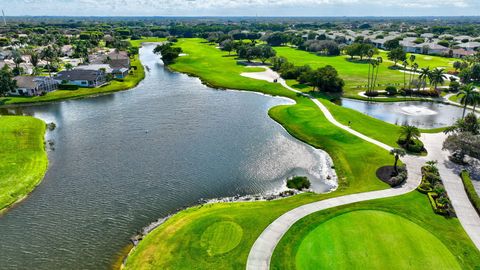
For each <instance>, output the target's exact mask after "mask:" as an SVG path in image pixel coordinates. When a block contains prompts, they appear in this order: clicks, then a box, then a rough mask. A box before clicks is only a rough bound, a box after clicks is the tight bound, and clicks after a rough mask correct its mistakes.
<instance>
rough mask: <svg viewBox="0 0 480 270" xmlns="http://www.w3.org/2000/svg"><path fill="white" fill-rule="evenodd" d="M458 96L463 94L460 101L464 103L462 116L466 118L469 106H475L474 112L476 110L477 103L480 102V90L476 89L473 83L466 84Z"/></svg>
mask: <svg viewBox="0 0 480 270" xmlns="http://www.w3.org/2000/svg"><path fill="white" fill-rule="evenodd" d="M457 96H461V98H460V103H461V104H463V114H462V118H465V112H466V110H467V106H469V105H470V106H473V112H474V113H475V112H476V108H477V105H479V104H480V92H479V91H477V90H475V86H474V85H473V83H470V84H467V85H464V86H463V87H462V88H461V89H460V91H459V92H458V94H457Z"/></svg>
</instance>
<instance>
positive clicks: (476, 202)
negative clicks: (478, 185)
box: [460, 170, 480, 214]
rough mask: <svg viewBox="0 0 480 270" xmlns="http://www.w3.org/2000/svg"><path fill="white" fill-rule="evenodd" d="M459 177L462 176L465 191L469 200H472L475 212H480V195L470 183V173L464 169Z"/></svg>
mask: <svg viewBox="0 0 480 270" xmlns="http://www.w3.org/2000/svg"><path fill="white" fill-rule="evenodd" d="M460 177H461V178H462V181H463V186H464V187H465V191H466V192H467V195H468V198H469V199H470V202H472V205H473V207H475V210H477V212H478V213H479V214H480V197H479V196H478V194H477V192H476V190H475V187H474V186H473V184H472V180H471V179H470V175H469V174H468V172H467V171H465V170H464V171H462V172H461V173H460Z"/></svg>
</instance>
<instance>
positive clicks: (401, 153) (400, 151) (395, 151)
mask: <svg viewBox="0 0 480 270" xmlns="http://www.w3.org/2000/svg"><path fill="white" fill-rule="evenodd" d="M390 155H393V156H395V163H394V164H393V169H394V170H395V173H396V174H398V167H397V164H398V159H399V158H400V157H403V156H405V155H406V152H405V150H403V149H401V148H393V149H392V150H390Z"/></svg>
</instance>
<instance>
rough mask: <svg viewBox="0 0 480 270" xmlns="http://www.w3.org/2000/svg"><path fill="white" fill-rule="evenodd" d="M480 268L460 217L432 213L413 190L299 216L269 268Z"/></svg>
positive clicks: (478, 255) (479, 257)
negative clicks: (395, 195)
mask: <svg viewBox="0 0 480 270" xmlns="http://www.w3.org/2000/svg"><path fill="white" fill-rule="evenodd" d="M340 235H342V236H345V237H339V236H340ZM333 258H334V259H333ZM479 266H480V253H479V252H478V250H477V249H476V247H475V246H474V245H473V243H472V242H471V240H470V239H469V237H468V235H466V233H465V232H464V231H463V228H462V226H461V224H460V223H459V221H458V220H457V219H454V218H444V217H442V216H439V215H435V214H433V213H432V209H431V207H430V205H429V202H428V199H427V198H426V197H425V196H422V195H421V194H420V193H418V192H416V191H415V192H411V193H409V194H406V195H403V196H398V197H393V198H386V199H378V200H373V201H365V202H360V203H355V204H351V205H345V206H340V207H336V208H332V209H327V210H324V211H321V212H317V213H314V214H312V215H309V216H307V217H305V218H303V219H301V220H300V221H298V222H297V223H295V224H294V225H293V226H292V228H290V230H289V231H288V232H287V233H286V234H285V236H284V237H283V238H282V240H281V241H280V243H279V245H278V246H277V248H276V249H275V251H274V254H273V257H272V265H271V268H272V269H324V268H325V269H386V268H388V269H406V268H408V269H477V268H478V267H479Z"/></svg>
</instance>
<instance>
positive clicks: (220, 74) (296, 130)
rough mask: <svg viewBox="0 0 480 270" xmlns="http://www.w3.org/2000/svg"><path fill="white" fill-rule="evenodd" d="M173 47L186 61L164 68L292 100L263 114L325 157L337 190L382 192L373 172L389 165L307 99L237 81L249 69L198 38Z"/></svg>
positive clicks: (269, 86) (378, 152) (219, 84)
mask: <svg viewBox="0 0 480 270" xmlns="http://www.w3.org/2000/svg"><path fill="white" fill-rule="evenodd" d="M177 46H180V47H182V49H183V51H184V52H185V53H186V54H187V56H183V57H179V58H178V59H177V61H176V62H175V64H173V65H171V66H170V68H172V69H174V70H176V71H180V72H185V73H189V74H193V75H196V76H199V77H200V78H201V79H202V80H203V81H204V82H206V83H207V84H209V85H212V86H215V87H220V88H230V89H244V90H250V91H256V92H262V93H266V94H272V95H281V96H284V97H289V98H291V99H294V100H295V101H296V102H297V104H296V105H293V106H292V105H288V106H277V107H274V108H272V109H271V110H270V112H269V115H270V116H271V117H272V118H273V119H275V120H276V121H278V122H279V123H280V124H282V125H283V126H284V127H285V128H286V129H287V131H288V132H290V133H291V134H292V135H293V136H295V137H297V138H299V139H300V140H302V141H305V142H306V143H309V144H311V145H313V146H314V147H317V148H321V149H323V150H325V151H327V152H328V153H329V154H330V156H331V157H332V159H333V161H334V163H335V169H336V171H337V173H338V174H339V176H340V179H339V182H340V184H341V185H340V189H344V188H346V187H350V188H351V190H352V191H351V192H355V191H356V192H359V191H367V190H373V189H382V188H386V187H387V186H386V185H384V184H383V183H380V182H381V181H379V180H378V179H377V178H376V176H375V171H376V169H377V168H378V167H380V166H383V165H386V164H390V163H391V156H390V155H389V154H388V152H387V151H385V150H383V149H381V148H379V147H377V146H375V145H373V144H370V143H367V142H365V141H363V140H361V139H359V138H358V137H356V136H354V135H352V134H350V133H348V132H346V131H344V130H342V129H340V128H338V127H336V126H334V125H333V124H331V123H330V122H328V121H327V120H326V118H325V117H324V115H323V114H322V113H321V112H320V110H319V109H318V108H317V107H316V105H315V104H314V103H313V102H312V101H311V100H309V99H308V98H305V97H301V96H298V95H297V94H296V93H294V92H292V91H289V90H287V89H285V88H284V87H283V86H281V85H280V84H275V83H269V82H266V81H261V80H255V79H250V78H246V77H243V76H241V75H240V73H242V72H245V71H248V70H249V71H251V70H250V69H247V68H245V67H243V66H242V65H238V64H237V62H236V60H235V59H234V58H233V57H228V53H225V52H222V51H220V50H219V49H217V48H215V46H214V45H210V44H208V43H205V42H204V41H203V40H202V39H181V40H180V41H179V42H178V43H177ZM358 160H364V161H365V162H363V163H360V162H358Z"/></svg>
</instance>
